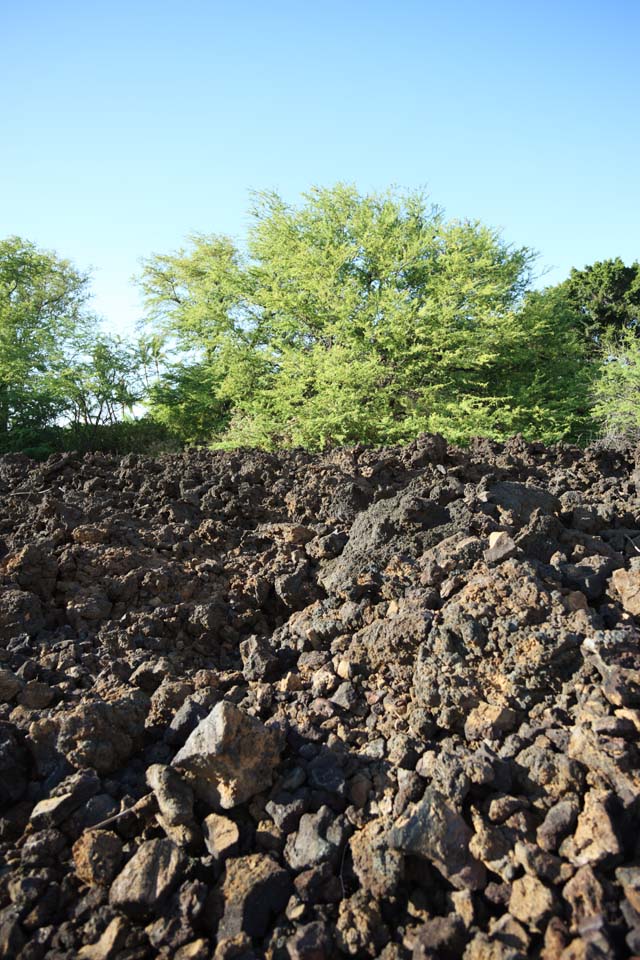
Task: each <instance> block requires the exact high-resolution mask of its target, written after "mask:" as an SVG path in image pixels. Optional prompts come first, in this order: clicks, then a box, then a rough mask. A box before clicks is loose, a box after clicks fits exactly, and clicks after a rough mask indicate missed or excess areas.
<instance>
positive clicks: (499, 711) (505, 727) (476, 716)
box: [464, 702, 518, 740]
mask: <svg viewBox="0 0 640 960" xmlns="http://www.w3.org/2000/svg"><path fill="white" fill-rule="evenodd" d="M517 719H518V718H517V714H516V712H515V710H512V709H511V708H510V707H500V706H498V705H497V704H492V703H484V702H483V703H479V704H478V706H477V707H474V708H473V710H472V711H471V712H470V714H469V716H468V717H467V720H466V722H465V725H464V734H465V737H466V738H467V740H482V739H485V738H486V739H487V740H495V739H496V738H497V737H498V736H500V734H501V733H506V732H507V731H509V730H512V729H513V727H514V726H515V723H516V720H517Z"/></svg>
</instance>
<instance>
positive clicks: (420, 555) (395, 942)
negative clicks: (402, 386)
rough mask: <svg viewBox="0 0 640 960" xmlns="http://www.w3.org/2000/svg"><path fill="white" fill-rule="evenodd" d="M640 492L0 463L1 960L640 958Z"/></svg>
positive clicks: (622, 478) (621, 466)
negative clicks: (157, 959) (78, 958)
mask: <svg viewBox="0 0 640 960" xmlns="http://www.w3.org/2000/svg"><path fill="white" fill-rule="evenodd" d="M639 475H640V449H638V450H634V449H631V448H628V449H625V448H619V449H606V448H604V447H598V446H593V447H590V448H588V449H587V450H584V451H583V450H579V449H578V448H575V447H571V446H565V445H560V446H557V447H554V448H550V449H545V448H544V447H542V446H541V445H538V444H527V443H525V442H524V441H522V440H521V439H520V438H514V439H513V440H511V441H509V442H508V443H507V444H504V445H501V444H494V443H490V442H487V441H478V442H476V443H474V444H472V445H471V447H470V448H469V449H467V450H459V449H456V448H453V447H450V446H447V444H446V443H445V442H444V440H443V439H442V438H441V437H437V436H436V437H430V436H425V437H421V438H419V439H418V440H416V441H415V442H414V443H411V444H409V445H408V446H406V447H403V448H387V449H382V450H366V449H364V448H360V447H357V448H353V449H348V450H336V451H333V452H330V453H327V454H325V455H318V456H314V455H311V454H306V453H303V452H300V451H291V452H284V453H281V454H277V455H276V454H270V453H256V452H251V451H245V452H242V453H212V452H206V451H201V452H190V453H188V454H184V455H180V456H172V457H161V458H159V459H156V460H154V459H151V458H146V457H139V456H128V457H124V458H117V457H111V456H107V455H102V454H95V455H89V456H84V457H81V456H77V455H75V454H73V453H71V454H64V455H61V456H56V457H52V458H50V459H49V460H48V461H47V462H46V463H40V464H38V463H35V462H33V461H31V460H29V459H28V458H26V457H24V456H21V455H9V456H5V457H2V458H0V592H1V594H2V597H1V602H0V960H72V958H73V960H75V958H77V957H82V958H85V960H151V958H156V957H159V958H162V960H164V958H166V960H170V958H176V960H189V958H191V960H210V958H214V960H225V958H228V960H231V958H235V960H260V958H266V960H333V958H340V957H353V958H369V957H370V958H375V957H379V958H381V960H410V958H415V960H420V958H424V960H426V958H429V960H435V958H440V957H442V958H456V957H463V958H464V960H485V958H495V960H523V958H525V957H540V958H541V960H555V958H558V960H573V958H584V960H587V958H605V960H607V958H611V960H613V958H617V957H626V956H634V955H640V839H639V838H640V800H639V799H638V798H639V793H640V790H639V788H640V753H639V748H638V738H639V736H640V647H639V640H640V602H639V598H640V486H639V484H638V479H637V478H638V476H639Z"/></svg>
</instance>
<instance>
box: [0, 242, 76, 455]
mask: <svg viewBox="0 0 640 960" xmlns="http://www.w3.org/2000/svg"><path fill="white" fill-rule="evenodd" d="M87 283H88V281H87V277H86V276H85V275H84V274H82V273H80V272H79V271H77V270H76V269H75V268H74V267H72V266H71V264H70V263H69V262H68V261H67V260H62V259H60V258H59V257H57V256H56V255H55V254H52V253H48V252H43V251H40V250H38V249H36V247H35V246H34V245H33V244H32V243H29V242H27V241H25V240H21V239H20V238H19V237H9V238H8V239H7V240H3V241H0V438H1V437H2V435H4V434H6V433H8V432H9V431H10V430H13V429H30V430H33V429H37V428H38V427H42V426H44V425H46V424H48V423H50V422H52V421H53V420H54V419H55V417H56V416H57V415H59V414H60V413H61V412H62V410H63V407H64V402H63V400H62V398H61V396H60V393H59V391H58V389H57V378H58V376H59V374H60V371H61V370H62V369H63V368H64V366H65V364H66V360H67V355H68V353H69V352H70V351H72V350H73V349H74V345H75V341H76V339H77V337H78V336H83V335H84V334H85V333H86V332H87V325H86V316H85V314H84V306H85V302H86V299H87V296H88V290H87Z"/></svg>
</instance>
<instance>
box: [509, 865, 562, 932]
mask: <svg viewBox="0 0 640 960" xmlns="http://www.w3.org/2000/svg"><path fill="white" fill-rule="evenodd" d="M556 910H557V904H556V899H555V897H554V895H553V891H552V890H550V889H549V887H547V886H545V885H544V883H542V882H541V881H540V880H538V878H537V877H532V876H529V875H528V874H525V875H524V877H519V878H518V879H517V880H514V881H513V884H512V887H511V898H510V900H509V912H510V913H511V915H512V916H514V917H515V918H516V920H521V921H522V923H524V924H526V925H527V926H528V927H531V929H533V930H542V929H543V928H544V925H545V923H546V922H547V920H548V919H549V918H550V917H551V916H552V914H553V913H554V912H556Z"/></svg>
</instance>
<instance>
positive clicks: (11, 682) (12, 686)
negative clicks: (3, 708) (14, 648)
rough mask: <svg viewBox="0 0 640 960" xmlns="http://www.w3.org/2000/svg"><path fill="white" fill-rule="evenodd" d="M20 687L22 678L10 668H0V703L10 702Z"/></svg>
mask: <svg viewBox="0 0 640 960" xmlns="http://www.w3.org/2000/svg"><path fill="white" fill-rule="evenodd" d="M21 689H22V680H21V679H20V678H19V677H16V675H15V673H13V672H12V671H11V670H0V703H11V701H12V700H15V698H16V697H17V695H18V694H19V693H20V691H21Z"/></svg>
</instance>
